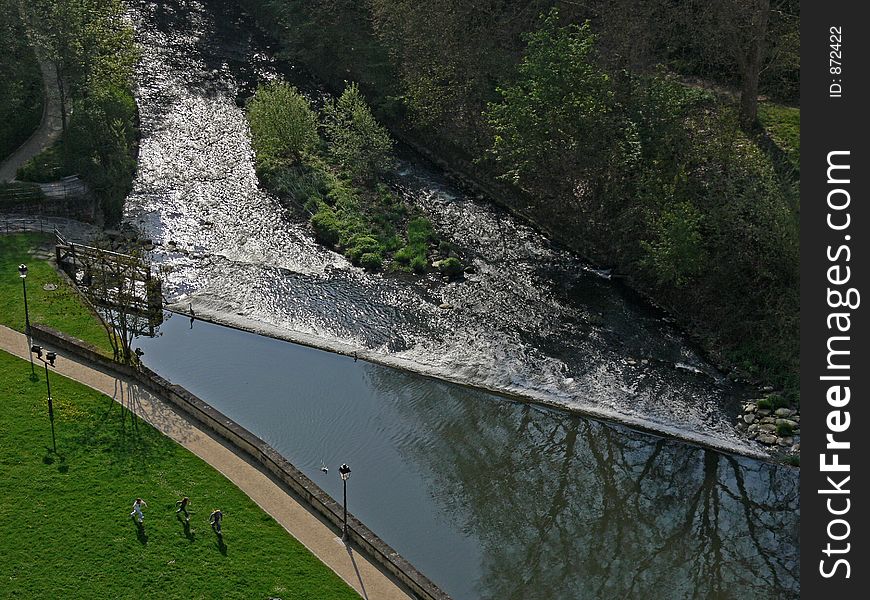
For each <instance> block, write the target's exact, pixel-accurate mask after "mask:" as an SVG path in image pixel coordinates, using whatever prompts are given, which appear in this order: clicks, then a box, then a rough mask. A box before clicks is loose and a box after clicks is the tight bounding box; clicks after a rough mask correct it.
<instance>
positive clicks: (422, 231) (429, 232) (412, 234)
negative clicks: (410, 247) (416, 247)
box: [408, 217, 435, 245]
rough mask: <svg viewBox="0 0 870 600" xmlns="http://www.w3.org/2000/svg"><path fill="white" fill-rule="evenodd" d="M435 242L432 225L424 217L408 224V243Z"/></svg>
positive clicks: (412, 220)
mask: <svg viewBox="0 0 870 600" xmlns="http://www.w3.org/2000/svg"><path fill="white" fill-rule="evenodd" d="M434 240H435V232H434V230H433V229H432V223H430V222H429V219H427V218H425V217H416V218H414V219H411V220H410V221H409V222H408V243H409V244H423V245H425V244H428V243H429V242H430V241H434Z"/></svg>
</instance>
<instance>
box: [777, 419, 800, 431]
mask: <svg viewBox="0 0 870 600" xmlns="http://www.w3.org/2000/svg"><path fill="white" fill-rule="evenodd" d="M780 425H788V426H789V427H791V428H792V429H796V428H797V426H798V424H797V423H796V422H794V421H792V420H791V419H777V420H776V426H777V427H779V426H780Z"/></svg>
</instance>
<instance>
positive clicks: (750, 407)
mask: <svg viewBox="0 0 870 600" xmlns="http://www.w3.org/2000/svg"><path fill="white" fill-rule="evenodd" d="M756 410H758V407H757V406H755V405H754V404H747V405H746V406H744V407H743V412H745V413H754V412H755V411H756Z"/></svg>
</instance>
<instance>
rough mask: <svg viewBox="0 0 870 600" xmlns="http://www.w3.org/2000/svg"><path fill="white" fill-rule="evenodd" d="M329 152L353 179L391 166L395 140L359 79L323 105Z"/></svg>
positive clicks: (372, 175)
mask: <svg viewBox="0 0 870 600" xmlns="http://www.w3.org/2000/svg"><path fill="white" fill-rule="evenodd" d="M323 130H324V132H325V133H326V139H327V140H328V141H329V154H330V155H331V156H332V158H333V159H334V160H335V161H336V162H337V163H338V164H339V165H340V166H341V167H342V169H344V171H345V172H346V173H348V174H349V175H350V176H351V178H352V179H355V180H365V181H370V180H372V179H374V178H375V177H376V176H377V175H379V174H380V173H382V172H384V171H386V170H387V169H389V168H390V165H391V163H392V150H393V141H392V139H390V136H389V134H388V133H387V130H386V129H384V128H383V126H381V125H380V124H379V123H378V122H377V121H376V120H375V118H374V116H373V115H372V111H371V109H370V108H369V106H368V104H366V101H365V98H363V96H362V94H361V93H360V91H359V87H357V85H356V84H355V83H351V84H350V85H349V86H347V87H346V88H345V90H344V92H343V93H342V94H341V96H340V97H339V98H338V100H332V101H329V102H327V103H326V104H325V105H324V106H323Z"/></svg>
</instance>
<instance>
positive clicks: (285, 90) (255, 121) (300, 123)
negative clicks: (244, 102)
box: [248, 81, 320, 162]
mask: <svg viewBox="0 0 870 600" xmlns="http://www.w3.org/2000/svg"><path fill="white" fill-rule="evenodd" d="M248 121H249V123H250V125H251V141H252V144H253V146H254V151H255V152H256V153H257V160H258V161H260V160H266V159H268V158H284V159H288V160H290V161H293V162H295V161H297V160H299V158H300V157H301V156H302V154H304V153H306V152H309V151H310V150H312V149H313V148H314V147H315V146H316V145H317V143H318V142H319V140H320V137H319V136H318V134H317V115H315V113H314V111H313V110H311V106H310V105H309V103H308V100H306V99H305V97H304V96H302V94H300V93H299V90H297V89H296V88H295V87H293V86H292V85H290V84H289V83H284V82H280V81H279V82H273V83H268V84H266V85H264V86H260V87H258V88H257V91H256V93H255V94H254V97H253V98H252V99H251V101H250V102H249V104H248Z"/></svg>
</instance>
